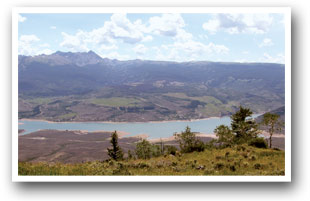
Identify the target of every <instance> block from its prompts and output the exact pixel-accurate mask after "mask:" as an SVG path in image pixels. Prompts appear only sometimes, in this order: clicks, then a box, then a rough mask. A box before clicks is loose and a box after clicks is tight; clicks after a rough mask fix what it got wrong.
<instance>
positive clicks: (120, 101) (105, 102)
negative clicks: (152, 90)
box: [90, 97, 141, 107]
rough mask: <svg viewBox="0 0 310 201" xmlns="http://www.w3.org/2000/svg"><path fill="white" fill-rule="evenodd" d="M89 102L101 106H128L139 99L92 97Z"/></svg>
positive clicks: (133, 104) (138, 101)
mask: <svg viewBox="0 0 310 201" xmlns="http://www.w3.org/2000/svg"><path fill="white" fill-rule="evenodd" d="M90 102H91V103H93V104H96V105H101V106H109V107H122V106H124V107H128V106H135V105H136V104H138V103H140V102H141V101H140V100H138V99H136V98H121V97H113V98H94V99H91V100H90Z"/></svg>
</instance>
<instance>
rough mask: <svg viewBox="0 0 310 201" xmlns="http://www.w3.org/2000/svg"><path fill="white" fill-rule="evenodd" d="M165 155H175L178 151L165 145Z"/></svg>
mask: <svg viewBox="0 0 310 201" xmlns="http://www.w3.org/2000/svg"><path fill="white" fill-rule="evenodd" d="M164 150H165V153H166V154H171V155H174V156H175V155H176V153H177V151H178V149H177V148H176V147H175V146H171V145H166V146H165V148H164Z"/></svg>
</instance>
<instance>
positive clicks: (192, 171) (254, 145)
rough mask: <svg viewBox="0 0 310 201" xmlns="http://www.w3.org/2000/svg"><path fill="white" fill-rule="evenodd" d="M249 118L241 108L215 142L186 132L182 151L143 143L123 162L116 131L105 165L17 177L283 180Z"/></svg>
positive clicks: (38, 167)
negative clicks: (269, 177) (247, 177)
mask: <svg viewBox="0 0 310 201" xmlns="http://www.w3.org/2000/svg"><path fill="white" fill-rule="evenodd" d="M251 115H252V111H251V110H250V109H248V108H244V107H241V106H240V107H239V111H237V112H236V113H235V114H233V115H231V120H232V121H231V126H230V127H229V126H225V125H220V126H218V127H217V128H216V129H215V131H214V132H215V133H216V135H217V136H218V139H217V140H215V139H214V140H211V141H209V142H207V143H203V142H202V141H201V140H199V139H198V138H197V137H196V135H195V133H193V132H191V129H190V128H189V127H188V126H187V127H186V128H185V131H183V132H181V133H180V134H175V136H176V139H177V140H178V142H179V147H180V151H179V150H178V149H177V148H176V147H175V146H171V145H164V143H163V141H160V145H158V144H151V143H150V142H149V141H147V140H145V139H142V140H141V141H139V142H138V143H137V144H136V148H135V152H134V154H135V155H134V154H133V153H132V152H131V151H130V150H129V151H128V156H127V158H124V154H123V151H122V149H121V147H120V146H119V144H118V135H117V132H116V131H115V132H113V133H112V135H111V141H110V142H111V145H112V148H108V155H109V156H110V159H108V160H106V161H93V162H86V163H77V164H60V163H58V164H48V163H29V162H19V170H18V171H19V175H284V174H285V152H284V151H281V150H277V149H268V146H267V143H266V141H265V139H264V138H260V137H257V135H258V129H257V124H256V122H255V121H254V120H253V119H251V118H250V117H251ZM264 117H265V119H264V123H266V122H269V124H268V125H271V126H272V124H271V123H270V121H271V120H274V119H275V120H277V118H276V117H274V116H272V115H270V114H268V115H266V116H264ZM271 117H272V118H271ZM273 117H274V118H273ZM270 119H271V120H270ZM272 128H273V127H272ZM272 131H273V130H272ZM270 143H271V142H270Z"/></svg>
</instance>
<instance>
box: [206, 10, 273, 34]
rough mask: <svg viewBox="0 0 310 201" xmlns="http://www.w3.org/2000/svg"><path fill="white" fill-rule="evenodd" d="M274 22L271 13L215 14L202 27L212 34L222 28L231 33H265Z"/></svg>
mask: <svg viewBox="0 0 310 201" xmlns="http://www.w3.org/2000/svg"><path fill="white" fill-rule="evenodd" d="M272 23H273V17H272V16H271V15H269V14H215V15H213V17H212V19H210V20H209V21H207V22H206V23H204V24H203V25H202V27H203V29H205V30H206V31H208V32H210V33H211V34H215V33H216V32H217V31H220V30H222V31H225V32H227V33H229V34H239V33H255V34H264V33H266V32H267V31H268V30H269V28H270V26H271V25H272Z"/></svg>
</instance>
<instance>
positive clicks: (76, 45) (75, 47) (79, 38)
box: [60, 31, 89, 52]
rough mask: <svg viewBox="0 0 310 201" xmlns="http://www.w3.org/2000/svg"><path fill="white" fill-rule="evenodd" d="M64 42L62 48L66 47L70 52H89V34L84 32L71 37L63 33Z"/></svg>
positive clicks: (61, 44)
mask: <svg viewBox="0 0 310 201" xmlns="http://www.w3.org/2000/svg"><path fill="white" fill-rule="evenodd" d="M61 35H62V36H63V41H62V42H61V43H60V46H61V47H65V48H67V49H69V50H70V51H77V52H79V51H89V49H88V48H87V44H86V42H87V38H88V37H87V34H86V33H85V32H83V31H78V32H77V33H76V34H75V35H69V34H67V33H65V32H61Z"/></svg>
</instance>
